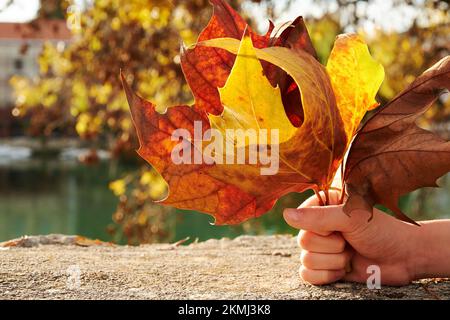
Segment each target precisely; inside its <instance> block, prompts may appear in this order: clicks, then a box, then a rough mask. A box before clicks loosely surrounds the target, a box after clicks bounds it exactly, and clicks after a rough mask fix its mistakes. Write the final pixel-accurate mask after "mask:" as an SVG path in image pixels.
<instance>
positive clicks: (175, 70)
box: [0, 0, 450, 244]
mask: <svg viewBox="0 0 450 320" xmlns="http://www.w3.org/2000/svg"><path fill="white" fill-rule="evenodd" d="M229 2H230V4H231V5H232V6H233V7H234V8H235V9H236V10H238V11H239V12H240V13H241V14H242V15H243V16H245V17H246V18H247V19H248V21H249V24H251V25H252V26H253V27H254V28H256V29H257V30H259V31H260V32H265V31H266V29H267V27H268V22H267V19H268V18H270V19H271V20H273V21H274V22H275V23H281V22H283V21H286V20H293V19H294V18H295V17H296V16H299V15H303V16H304V17H305V19H306V23H307V27H308V29H309V32H310V35H311V38H312V40H313V42H314V45H315V47H316V50H317V51H318V54H319V56H320V59H321V61H322V62H326V60H327V57H328V54H329V52H330V50H331V47H332V45H333V42H334V39H335V37H336V35H337V34H339V33H342V32H358V33H361V34H363V35H364V37H365V39H366V41H367V42H368V43H369V47H370V50H371V53H372V55H373V56H374V57H375V58H376V59H377V60H378V61H380V62H381V63H382V64H383V66H384V68H385V70H386V79H385V81H384V83H383V86H382V88H381V90H380V93H379V97H378V99H379V101H381V102H386V101H388V100H389V99H391V98H392V97H393V96H395V95H396V94H397V93H398V92H399V91H401V90H402V89H403V88H405V87H406V86H407V85H408V84H409V83H411V82H412V81H413V80H414V78H415V77H416V76H417V75H419V74H420V73H422V72H423V71H424V70H425V69H427V68H428V67H430V66H431V65H432V64H434V63H435V62H436V61H438V60H439V59H441V58H442V57H444V56H446V55H448V54H449V52H450V17H449V12H450V4H449V1H448V0H446V1H437V0H409V1H399V0H365V1H362V0H361V1H357V0H317V1H312V0H311V1H309V0H277V1H275V0H229ZM211 13H212V10H211V6H210V5H209V3H208V0H183V1H181V0H97V1H95V0H84V1H83V0H80V1H76V0H75V1H68V0H41V1H39V0H0V241H3V240H7V239H12V238H15V237H19V236H22V235H26V234H28V235H31V234H48V233H64V234H80V235H84V236H87V237H91V238H98V239H101V240H104V241H114V242H118V243H129V244H139V243H152V242H172V241H178V240H180V239H184V238H186V237H190V241H195V239H199V240H205V239H209V238H219V237H235V236H238V235H240V234H274V233H294V232H295V230H293V229H290V228H289V227H288V226H287V225H286V224H285V223H284V220H283V219H282V216H281V212H282V209H283V208H285V207H294V206H298V205H299V204H300V203H301V202H302V200H303V199H305V198H306V197H307V196H309V195H310V194H309V193H306V194H300V195H299V194H296V195H288V196H286V197H284V198H282V199H281V200H280V201H278V203H277V205H276V206H275V208H274V209H273V210H272V212H270V213H268V214H266V215H264V216H263V217H261V218H258V219H253V220H250V221H248V222H245V223H244V224H242V225H239V226H220V227H219V226H213V225H211V222H212V221H213V219H212V218H211V217H209V216H207V215H203V214H198V213H193V212H186V211H182V210H176V209H171V208H165V207H162V206H159V205H157V204H154V203H152V199H160V198H163V197H164V195H165V193H166V191H167V190H166V185H165V183H164V181H163V180H162V179H161V178H160V176H159V175H158V174H157V173H156V172H154V171H153V170H152V169H151V167H150V166H149V165H147V164H146V163H144V162H143V161H142V160H141V159H140V158H139V157H138V156H137V155H136V153H135V149H136V148H137V142H136V136H135V132H134V129H133V127H132V124H131V121H130V116H129V113H128V104H127V102H126V100H125V96H124V94H123V91H122V88H121V85H120V82H119V78H118V75H119V70H120V69H124V70H126V72H127V74H130V75H133V76H134V78H133V79H131V80H132V83H133V89H134V90H135V91H138V92H139V93H140V94H141V95H142V96H144V97H146V98H147V99H149V100H152V101H153V102H155V103H157V104H158V105H162V106H170V105H174V104H179V103H191V102H192V96H191V94H190V92H189V88H188V87H187V85H186V83H185V81H184V77H183V75H182V72H181V67H180V57H179V55H178V54H179V48H180V43H181V41H184V42H185V43H187V44H192V43H194V42H195V40H196V38H197V35H198V33H199V32H200V31H201V29H202V28H203V27H204V26H206V24H207V22H208V20H209V18H210V16H211ZM420 125H421V126H423V127H426V128H428V129H430V130H433V131H435V132H437V133H438V134H440V135H442V136H444V137H446V138H450V99H449V97H448V94H447V95H443V96H442V97H441V98H440V99H439V101H438V102H437V103H436V105H435V106H434V107H433V108H432V109H430V110H429V111H428V112H427V113H426V114H425V115H424V116H423V117H422V118H421V120H420ZM440 185H442V186H443V188H441V189H430V188H426V189H421V190H418V191H416V192H413V193H412V194H409V195H407V196H405V197H403V198H402V199H401V206H402V208H403V209H404V210H405V211H406V212H407V213H408V214H409V215H410V216H411V217H413V218H415V219H421V220H423V219H433V218H443V217H447V218H450V175H447V176H444V177H443V178H442V179H441V180H440Z"/></svg>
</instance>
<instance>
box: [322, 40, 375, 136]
mask: <svg viewBox="0 0 450 320" xmlns="http://www.w3.org/2000/svg"><path fill="white" fill-rule="evenodd" d="M327 72H328V75H329V76H330V80H331V84H332V86H333V92H334V95H335V97H336V102H337V106H338V109H339V112H340V114H341V117H342V121H343V123H344V126H345V132H346V133H347V138H348V140H347V141H348V143H350V142H351V140H352V137H353V136H354V134H355V132H356V129H357V128H358V126H359V123H360V122H361V120H362V118H363V117H364V115H365V113H366V112H367V110H372V109H374V108H376V107H378V105H379V104H378V103H377V101H376V100H375V96H376V94H377V92H378V89H379V88H380V86H381V83H382V82H383V79H384V69H383V66H382V65H381V64H380V63H378V62H377V61H375V60H374V59H373V58H372V57H371V55H370V53H369V49H368V47H367V45H366V44H365V43H364V41H363V40H362V38H361V37H360V36H359V35H357V34H343V35H340V36H338V37H337V39H336V41H335V43H334V47H333V49H332V50H331V53H330V57H329V58H328V62H327Z"/></svg>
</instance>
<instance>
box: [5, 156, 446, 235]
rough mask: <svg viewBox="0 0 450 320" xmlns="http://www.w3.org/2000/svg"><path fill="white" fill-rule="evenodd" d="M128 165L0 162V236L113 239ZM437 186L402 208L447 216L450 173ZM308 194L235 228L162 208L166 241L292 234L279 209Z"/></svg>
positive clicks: (285, 201) (420, 216) (421, 215)
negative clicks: (114, 186) (118, 193)
mask: <svg viewBox="0 0 450 320" xmlns="http://www.w3.org/2000/svg"><path fill="white" fill-rule="evenodd" d="M127 170H129V168H125V167H122V166H119V165H117V164H115V163H113V162H108V161H104V162H101V163H100V164H97V165H94V166H85V165H82V164H79V163H77V162H76V161H75V160H70V159H67V160H63V159H33V158H26V159H14V161H8V162H3V163H0V241H4V240H8V239H13V238H17V237H20V236H22V235H35V234H49V233H63V234H79V235H83V236H86V237H89V238H95V239H97V238H98V239H101V240H103V241H111V240H113V237H112V236H111V235H110V234H109V233H108V232H107V227H108V226H110V225H112V224H113V221H112V214H113V212H114V211H115V208H116V205H117V202H118V200H117V198H116V197H115V196H114V195H113V194H112V192H111V191H110V190H109V188H108V184H109V182H110V181H111V180H114V179H117V178H118V177H120V176H122V175H123V174H125V172H126V171H127ZM441 185H444V188H442V189H427V190H425V191H421V192H415V193H413V194H411V195H409V196H407V197H404V198H403V199H402V201H401V204H402V208H404V209H405V210H406V211H407V212H408V213H409V214H410V216H411V217H413V218H415V219H418V220H421V219H433V218H444V217H446V218H450V175H447V176H446V177H445V178H444V179H442V181H441ZM307 196H308V194H304V195H291V196H288V197H285V198H283V199H282V200H281V201H280V203H279V204H277V206H276V208H275V209H274V210H273V212H271V213H269V214H266V215H264V216H263V217H261V218H258V219H252V220H251V221H250V222H248V223H245V224H243V225H240V226H235V227H230V226H213V225H211V222H212V221H213V220H212V218H211V217H209V216H207V215H203V214H198V213H194V212H184V211H180V210H174V211H172V212H170V213H167V221H168V222H169V221H176V222H175V223H174V224H173V227H171V229H170V236H169V237H168V238H166V241H176V240H179V239H183V238H185V237H188V236H189V237H190V238H191V240H192V239H195V238H198V239H199V240H206V239H209V238H221V237H231V238H232V237H235V236H238V235H240V234H276V233H295V232H296V231H295V230H293V229H292V228H290V227H288V226H287V225H286V224H285V222H284V220H283V219H282V216H281V212H282V208H283V207H294V206H296V205H298V204H299V203H301V201H302V199H304V198H305V197H307ZM114 239H118V238H117V237H116V238H114ZM119 242H122V243H123V242H124V238H121V240H120V241H119Z"/></svg>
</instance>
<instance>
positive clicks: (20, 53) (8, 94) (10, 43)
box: [0, 20, 71, 137]
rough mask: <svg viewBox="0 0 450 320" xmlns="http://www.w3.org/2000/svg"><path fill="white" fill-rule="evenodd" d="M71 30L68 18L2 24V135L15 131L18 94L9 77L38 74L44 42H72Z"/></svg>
mask: <svg viewBox="0 0 450 320" xmlns="http://www.w3.org/2000/svg"><path fill="white" fill-rule="evenodd" d="M70 39H71V33H70V31H69V30H68V28H67V26H66V22H65V21H64V20H35V21H32V22H29V23H0V137H2V136H3V137H5V136H9V135H11V134H12V130H13V128H12V126H13V122H14V119H13V117H12V115H11V110H12V108H13V107H14V100H13V99H14V97H13V92H12V88H11V87H10V85H9V79H10V78H11V76H13V75H22V76H26V77H30V78H32V77H36V76H37V75H38V74H39V64H38V57H39V54H40V52H41V49H42V46H43V44H44V42H47V41H51V42H55V43H58V42H62V43H65V42H68V41H69V40H70Z"/></svg>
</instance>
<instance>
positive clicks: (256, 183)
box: [123, 35, 346, 224]
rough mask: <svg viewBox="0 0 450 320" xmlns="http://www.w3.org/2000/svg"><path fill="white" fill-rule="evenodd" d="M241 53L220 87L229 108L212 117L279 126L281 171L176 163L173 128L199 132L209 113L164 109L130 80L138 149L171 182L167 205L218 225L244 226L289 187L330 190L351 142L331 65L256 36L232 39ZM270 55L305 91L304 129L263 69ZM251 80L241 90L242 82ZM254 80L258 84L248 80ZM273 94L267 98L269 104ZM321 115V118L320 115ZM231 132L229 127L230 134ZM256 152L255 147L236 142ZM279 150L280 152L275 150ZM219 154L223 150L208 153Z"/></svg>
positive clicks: (227, 124)
mask: <svg viewBox="0 0 450 320" xmlns="http://www.w3.org/2000/svg"><path fill="white" fill-rule="evenodd" d="M230 41H231V46H233V50H235V51H236V53H237V58H236V61H235V63H234V67H233V69H232V71H231V73H230V76H229V79H228V81H227V83H226V85H225V86H224V87H223V88H221V89H220V98H221V100H222V102H223V104H224V108H223V113H222V114H221V115H219V116H215V115H210V118H211V120H212V121H211V122H212V123H213V126H216V128H218V129H219V131H222V132H223V131H225V130H226V129H254V130H255V131H257V130H260V129H262V128H267V129H271V130H273V129H278V130H280V132H282V133H281V134H280V137H281V139H280V140H279V141H278V142H279V144H276V145H274V146H272V145H271V147H270V149H271V150H269V151H270V152H277V151H278V152H279V159H280V160H279V171H278V173H277V174H275V175H264V174H261V171H260V169H261V167H262V165H261V163H252V164H250V163H243V164H234V163H227V164H223V163H221V162H220V161H213V162H209V163H201V164H174V163H173V161H172V159H171V155H172V151H173V149H174V147H176V145H177V143H178V141H172V133H173V132H174V130H176V129H178V128H186V129H187V130H188V131H189V133H190V136H195V123H194V121H201V124H202V126H201V127H202V133H205V132H206V131H207V130H208V129H209V128H210V127H211V126H210V124H209V122H208V121H207V119H205V117H203V116H202V115H203V114H202V112H200V111H199V110H198V109H196V108H189V107H188V106H178V107H171V108H169V109H168V110H167V112H166V113H165V114H159V113H157V112H156V111H155V106H154V105H152V104H151V103H149V102H147V101H145V100H143V99H142V98H140V97H138V96H137V95H135V94H133V93H132V92H131V90H130V88H129V87H128V85H127V84H126V82H125V80H124V79H123V82H124V87H125V89H126V93H127V97H128V101H129V104H130V107H131V111H132V117H133V121H134V124H135V126H136V129H137V132H138V138H139V141H140V148H139V150H138V153H139V154H140V155H141V156H142V157H143V158H144V159H146V160H147V161H148V162H149V163H151V164H152V165H153V166H154V167H155V169H156V170H158V171H159V172H160V173H161V174H162V176H163V177H164V179H165V180H166V181H167V183H168V185H169V196H168V197H167V199H165V200H164V201H163V204H168V205H172V206H175V207H178V208H183V209H193V210H198V211H201V212H206V213H209V214H211V215H213V216H214V217H215V218H216V224H224V223H228V224H232V223H239V222H242V221H244V220H246V219H248V218H251V217H257V216H259V215H262V214H263V213H265V212H266V211H267V210H269V209H270V208H271V207H272V206H273V204H274V203H275V201H276V200H277V199H278V198H279V197H281V196H283V195H284V194H287V193H289V192H293V191H295V192H302V191H304V190H306V189H308V188H312V189H314V190H315V191H319V190H325V189H326V188H328V187H329V185H330V183H331V181H332V178H333V175H334V172H335V171H336V169H337V167H338V165H339V163H340V161H341V158H342V155H343V153H344V149H345V145H346V136H345V132H344V130H343V125H342V122H341V119H340V116H339V112H338V109H337V106H336V101H335V99H334V95H333V94H332V89H331V83H330V80H329V78H328V75H327V73H326V70H325V68H324V67H323V66H322V65H321V64H320V63H319V62H318V61H317V60H316V59H315V58H314V57H313V56H311V55H310V54H308V53H306V52H300V51H299V52H294V51H292V50H290V49H287V48H283V47H270V48H265V49H255V48H254V47H253V45H252V40H251V38H250V37H249V36H245V35H244V37H243V39H242V41H241V42H239V41H238V40H236V39H230ZM259 59H261V60H265V61H268V62H270V63H272V64H275V65H277V66H279V67H280V68H282V69H283V70H285V71H286V72H287V73H288V74H289V75H290V76H292V78H293V79H294V80H295V82H296V84H297V85H298V86H299V87H300V88H305V90H301V92H302V101H303V109H304V121H303V123H302V126H301V127H299V128H297V127H294V126H292V125H291V124H290V122H289V121H288V119H287V117H286V115H285V113H284V110H283V104H282V103H281V97H280V92H279V89H277V88H274V87H272V86H271V85H270V83H269V82H268V80H267V79H265V78H264V76H263V75H262V73H261V70H262V66H261V63H260V61H259ZM243 80H244V81H246V85H242V84H241V86H240V88H238V85H239V83H237V82H239V81H241V83H242V81H243ZM247 80H254V81H247ZM266 99H268V101H266ZM317 115H320V116H317ZM224 135H225V136H226V132H224ZM194 140H195V138H194V139H192V140H190V143H191V144H192V149H195V150H196V151H197V152H198V151H199V149H200V150H201V151H202V153H204V152H205V151H206V150H209V151H211V150H210V149H209V146H208V145H207V144H206V146H205V143H204V142H200V144H197V142H196V141H194ZM234 148H235V150H234V151H233V154H238V153H239V152H240V150H239V149H240V148H244V149H245V154H246V155H250V154H251V152H252V151H251V150H250V149H251V148H252V145H251V144H248V143H244V144H242V145H239V144H236V145H234ZM272 148H274V149H272ZM209 155H210V157H211V158H214V159H217V156H220V155H221V154H220V151H219V152H217V150H214V152H209Z"/></svg>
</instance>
